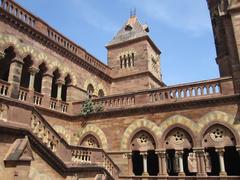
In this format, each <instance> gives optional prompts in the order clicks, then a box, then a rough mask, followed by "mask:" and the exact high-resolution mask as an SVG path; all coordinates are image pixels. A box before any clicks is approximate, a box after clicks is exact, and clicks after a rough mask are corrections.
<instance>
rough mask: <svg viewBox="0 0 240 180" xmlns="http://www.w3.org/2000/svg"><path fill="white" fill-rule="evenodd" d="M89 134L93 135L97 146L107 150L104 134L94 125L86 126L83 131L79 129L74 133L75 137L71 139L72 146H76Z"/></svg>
mask: <svg viewBox="0 0 240 180" xmlns="http://www.w3.org/2000/svg"><path fill="white" fill-rule="evenodd" d="M89 134H93V135H94V136H95V137H96V138H97V139H98V140H99V144H101V145H102V148H103V149H104V150H107V149H108V142H107V137H106V135H105V133H104V132H103V131H102V129H100V128H99V127H98V126H96V125H94V124H88V125H87V126H86V127H85V128H84V129H80V130H79V131H78V132H77V133H76V136H75V137H74V138H73V143H74V145H78V144H79V142H81V140H82V139H83V138H84V137H86V136H87V135H89Z"/></svg>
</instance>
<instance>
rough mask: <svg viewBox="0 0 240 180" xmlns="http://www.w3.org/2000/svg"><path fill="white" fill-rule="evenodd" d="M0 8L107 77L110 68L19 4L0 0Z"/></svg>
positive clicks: (9, 0) (8, 0) (10, 0)
mask: <svg viewBox="0 0 240 180" xmlns="http://www.w3.org/2000/svg"><path fill="white" fill-rule="evenodd" d="M0 7H1V9H3V10H4V11H6V12H8V13H10V14H11V15H13V16H15V17H16V18H17V19H18V20H20V21H21V22H23V23H25V24H27V25H29V26H30V27H32V28H33V29H35V30H36V31H38V32H40V33H42V34H43V35H45V36H47V37H48V38H49V39H51V40H52V41H53V42H54V43H56V44H58V45H60V46H61V47H63V48H65V49H67V50H68V51H69V52H71V53H73V54H75V55H77V56H78V57H80V58H82V59H83V60H85V61H86V62H88V63H89V64H91V65H93V66H94V67H95V68H97V69H99V70H101V71H102V72H104V73H105V74H107V75H109V73H110V68H109V67H108V66H107V65H105V64H104V63H102V62H101V61H99V60H98V59H97V58H95V57H94V56H92V55H91V54H89V53H88V52H87V51H86V50H84V49H83V48H81V47H80V46H79V45H77V44H76V43H74V42H73V41H71V40H69V39H68V38H67V37H65V36H63V35H62V34H61V33H59V32H58V31H56V30H55V29H54V28H52V27H50V26H49V25H48V24H47V23H45V22H44V21H43V20H41V19H40V18H38V17H36V16H34V15H33V14H32V13H30V12H28V11H27V10H26V9H24V8H23V7H21V6H20V5H19V4H17V3H16V2H14V1H12V0H1V1H0Z"/></svg>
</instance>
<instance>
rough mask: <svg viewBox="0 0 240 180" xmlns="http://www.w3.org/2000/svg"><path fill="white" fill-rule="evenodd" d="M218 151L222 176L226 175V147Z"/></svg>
mask: <svg viewBox="0 0 240 180" xmlns="http://www.w3.org/2000/svg"><path fill="white" fill-rule="evenodd" d="M216 152H217V153H218V156H219V164H220V174H219V175H220V176H226V175H227V173H226V170H225V164H224V148H219V149H216Z"/></svg>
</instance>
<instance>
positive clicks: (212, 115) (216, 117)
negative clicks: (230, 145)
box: [198, 111, 234, 132]
mask: <svg viewBox="0 0 240 180" xmlns="http://www.w3.org/2000/svg"><path fill="white" fill-rule="evenodd" d="M214 121H216V122H223V123H226V124H230V125H233V123H234V117H233V116H232V115H230V114H228V113H225V112H222V111H212V112H209V113H207V114H206V115H204V116H203V117H201V119H200V120H199V124H198V126H199V130H200V132H201V131H202V130H203V128H205V127H206V126H207V125H208V124H210V123H212V122H214Z"/></svg>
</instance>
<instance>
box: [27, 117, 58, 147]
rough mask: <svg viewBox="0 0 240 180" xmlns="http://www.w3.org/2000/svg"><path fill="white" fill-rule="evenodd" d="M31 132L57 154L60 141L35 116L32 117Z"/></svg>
mask: <svg viewBox="0 0 240 180" xmlns="http://www.w3.org/2000/svg"><path fill="white" fill-rule="evenodd" d="M31 130H32V132H33V134H35V135H36V136H37V137H38V138H39V139H40V140H41V141H42V142H43V143H44V144H46V146H47V147H48V148H49V149H50V150H51V151H52V152H56V150H57V145H58V143H59V141H60V139H59V138H58V137H57V136H56V135H55V134H54V133H53V132H52V131H51V129H50V128H49V126H47V125H46V123H44V122H43V121H42V120H41V118H39V117H38V116H37V115H35V114H33V115H32V119H31Z"/></svg>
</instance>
